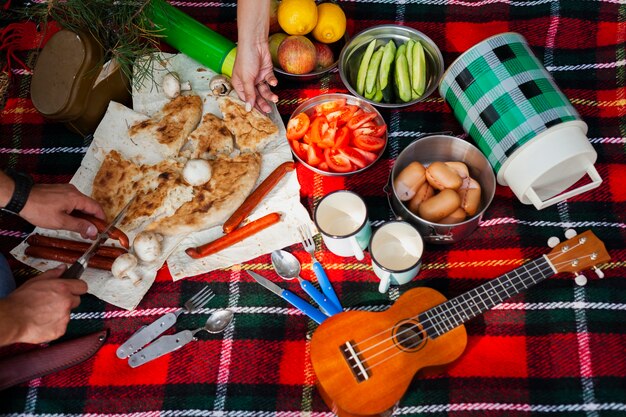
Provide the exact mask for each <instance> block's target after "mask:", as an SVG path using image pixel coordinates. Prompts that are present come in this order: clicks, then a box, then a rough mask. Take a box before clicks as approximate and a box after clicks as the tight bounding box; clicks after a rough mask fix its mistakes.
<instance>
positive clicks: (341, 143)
mask: <svg viewBox="0 0 626 417" xmlns="http://www.w3.org/2000/svg"><path fill="white" fill-rule="evenodd" d="M351 136H352V132H351V131H350V129H348V128H347V127H346V126H344V127H342V128H340V129H339V130H338V131H337V134H335V145H334V146H333V147H334V148H343V147H346V146H348V145H349V144H350V137H351Z"/></svg>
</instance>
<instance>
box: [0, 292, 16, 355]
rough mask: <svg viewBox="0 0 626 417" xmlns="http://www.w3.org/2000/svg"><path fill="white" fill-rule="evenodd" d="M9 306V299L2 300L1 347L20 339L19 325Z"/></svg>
mask: <svg viewBox="0 0 626 417" xmlns="http://www.w3.org/2000/svg"><path fill="white" fill-rule="evenodd" d="M15 323H16V321H15V318H14V317H11V313H10V311H9V309H8V308H7V301H6V300H4V299H3V300H0V347H2V346H7V345H11V344H13V343H16V342H17V341H18V339H19V331H18V326H16V325H15Z"/></svg>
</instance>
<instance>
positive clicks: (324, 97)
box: [288, 93, 388, 177]
mask: <svg viewBox="0 0 626 417" xmlns="http://www.w3.org/2000/svg"><path fill="white" fill-rule="evenodd" d="M342 98H345V99H346V104H353V105H356V106H359V107H360V108H362V109H363V110H364V111H365V112H369V113H376V118H375V119H374V120H373V121H374V122H375V123H377V124H379V125H381V124H386V123H385V119H383V116H382V115H381V114H380V112H379V111H378V110H376V108H375V107H373V106H372V105H370V104H368V103H366V102H365V100H363V99H361V98H358V97H354V96H351V95H349V94H341V93H333V94H321V95H319V96H317V97H313V98H310V99H308V100H307V101H305V102H304V103H302V104H300V105H299V106H298V107H297V108H296V109H295V110H294V111H293V113H292V114H291V117H290V120H291V118H293V117H295V116H296V115H298V114H300V113H302V112H304V113H306V114H307V115H309V116H310V115H311V114H312V113H313V109H314V108H315V106H317V105H318V104H321V103H325V102H327V101H332V100H337V99H342ZM383 139H384V140H385V146H383V148H382V149H381V150H380V151H379V153H378V156H377V157H376V159H375V160H374V161H372V163H370V164H369V165H367V166H365V167H364V168H361V169H358V170H356V171H351V172H332V171H324V170H321V169H319V168H316V167H314V166H311V165H309V164H307V162H306V161H304V160H303V159H301V158H300V157H299V156H298V155H297V154H296V153H295V152H294V150H293V147H292V146H291V141H288V142H289V147H290V148H291V153H292V154H293V156H294V157H295V158H296V159H297V160H298V161H300V162H301V163H302V165H304V166H305V167H307V168H308V169H310V170H311V171H313V172H316V173H318V174H320V175H326V176H329V177H344V176H348V175H354V174H358V173H360V172H363V171H365V170H366V169H367V168H369V167H371V166H372V165H374V164H375V163H376V162H377V161H378V160H379V159H380V157H381V156H382V155H383V153H384V152H385V148H386V147H387V142H388V139H387V131H385V134H384V136H383Z"/></svg>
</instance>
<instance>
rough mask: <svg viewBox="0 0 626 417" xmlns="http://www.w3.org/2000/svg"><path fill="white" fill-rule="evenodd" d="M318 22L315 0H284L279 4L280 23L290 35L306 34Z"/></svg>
mask: <svg viewBox="0 0 626 417" xmlns="http://www.w3.org/2000/svg"><path fill="white" fill-rule="evenodd" d="M316 23H317V7H316V5H315V0H283V1H281V2H280V3H279V4H278V24H279V25H280V27H281V28H283V30H284V31H285V32H287V33H288V34H290V35H306V34H307V33H309V32H310V31H312V30H313V28H314V27H315V24H316Z"/></svg>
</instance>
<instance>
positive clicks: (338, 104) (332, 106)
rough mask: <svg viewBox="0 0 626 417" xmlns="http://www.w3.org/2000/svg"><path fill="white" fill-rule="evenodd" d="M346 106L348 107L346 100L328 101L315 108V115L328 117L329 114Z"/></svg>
mask: <svg viewBox="0 0 626 417" xmlns="http://www.w3.org/2000/svg"><path fill="white" fill-rule="evenodd" d="M345 105H346V99H345V98H338V99H337V100H330V101H326V102H324V103H321V104H318V105H317V106H315V114H317V115H320V114H323V115H327V114H329V113H332V112H334V111H337V110H339V109H340V108H342V107H343V106H345Z"/></svg>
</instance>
